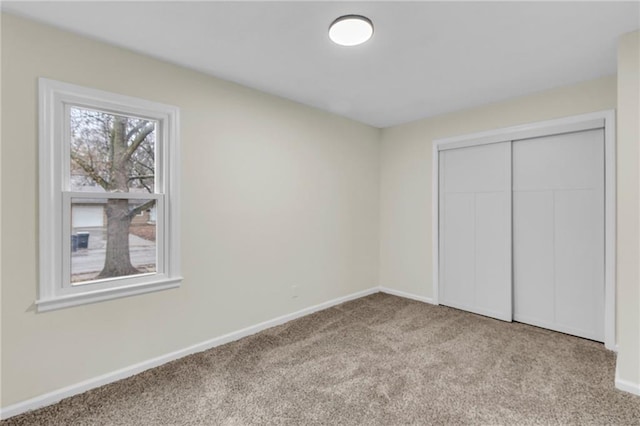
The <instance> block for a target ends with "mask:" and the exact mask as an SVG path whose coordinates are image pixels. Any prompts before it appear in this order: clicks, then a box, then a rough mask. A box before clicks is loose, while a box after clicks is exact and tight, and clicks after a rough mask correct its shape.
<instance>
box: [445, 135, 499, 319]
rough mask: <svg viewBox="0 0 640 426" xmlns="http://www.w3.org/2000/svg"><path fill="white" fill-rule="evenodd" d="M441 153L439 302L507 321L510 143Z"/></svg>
mask: <svg viewBox="0 0 640 426" xmlns="http://www.w3.org/2000/svg"><path fill="white" fill-rule="evenodd" d="M439 157H440V160H439V161H440V163H439V170H440V177H439V185H440V187H439V194H440V203H439V204H440V205H439V208H440V212H439V215H440V223H439V233H440V239H439V244H440V250H439V252H440V268H439V271H440V277H439V283H440V303H442V304H443V305H448V306H452V307H455V308H459V309H464V310H467V311H471V312H475V313H478V314H482V315H487V316H491V317H494V318H499V319H502V320H505V321H511V317H512V313H511V306H512V303H511V143H510V142H502V143H494V144H490V145H482V146H474V147H467V148H457V149H449V150H444V151H441V152H440V155H439Z"/></svg>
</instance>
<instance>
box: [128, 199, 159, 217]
mask: <svg viewBox="0 0 640 426" xmlns="http://www.w3.org/2000/svg"><path fill="white" fill-rule="evenodd" d="M155 204H156V200H149V201H147V202H146V203H144V204H141V205H139V206H138V207H136V208H134V209H131V210H130V211H129V218H132V217H134V216H135V215H137V214H140V212H143V211H145V210H149V209H150V208H151V207H153V206H154V205H155Z"/></svg>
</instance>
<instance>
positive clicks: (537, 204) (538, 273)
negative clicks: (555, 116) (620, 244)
mask: <svg viewBox="0 0 640 426" xmlns="http://www.w3.org/2000/svg"><path fill="white" fill-rule="evenodd" d="M513 190H514V195H513V197H514V208H513V214H514V217H513V223H514V227H513V234H514V235H513V238H514V244H513V250H514V257H513V259H514V318H515V319H516V320H517V321H523V322H527V323H530V324H534V325H539V326H543V327H547V328H550V329H553V330H558V331H562V332H565V333H570V334H575V335H577V336H581V337H586V338H590V339H594V340H599V341H602V340H604V133H603V131H602V130H590V131H584V132H579V133H571V134H564V135H555V136H549V137H543V138H536V139H531V140H525V141H517V142H514V143H513ZM551 290H552V291H551Z"/></svg>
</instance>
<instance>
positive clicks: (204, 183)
mask: <svg viewBox="0 0 640 426" xmlns="http://www.w3.org/2000/svg"><path fill="white" fill-rule="evenodd" d="M38 77H47V78H52V79H56V80H61V81H66V82H70V83H74V84H79V85H84V86H89V87H93V88H97V89H102V90H108V91H112V92H117V93H123V94H127V95H131V96H137V97H142V98H146V99H150V100H153V101H159V102H163V103H168V104H173V105H177V106H178V107H180V109H181V120H182V132H181V136H182V147H183V152H182V161H183V176H182V177H183V180H182V201H183V205H182V263H183V272H184V277H185V280H184V283H183V286H182V287H181V288H180V289H177V290H169V291H162V292H158V293H152V294H147V295H141V296H135V297H129V298H124V299H118V300H114V301H109V302H104V303H98V304H93V305H85V306H81V307H76V308H70V309H64V310H59V311H54V312H47V313H42V314H36V313H35V312H34V306H33V302H34V300H35V299H36V287H37V276H38V263H37V257H36V255H37V247H38V246H37V243H38V234H37V232H36V225H37V217H38V216H37V214H38V213H37V212H38V209H37V176H38V174H37V158H38V153H37V142H38V140H37V90H36V89H37V79H38ZM2 89H3V90H2V121H3V123H4V126H3V127H2V145H1V149H2V157H1V158H2V180H1V181H2V193H1V194H2V206H3V210H2V231H3V234H2V256H3V257H2V265H3V269H2V402H1V404H2V406H3V407H6V406H8V405H10V404H13V403H16V402H19V401H22V400H25V399H28V398H31V397H34V396H37V395H40V394H43V393H45V392H49V391H53V390H56V389H59V388H61V387H64V386H68V385H71V384H75V383H77V382H80V381H82V380H86V379H89V378H93V377H95V376H98V375H101V374H105V373H108V372H112V371H114V370H116V369H119V368H123V367H127V366H129V365H132V364H134V363H138V362H141V361H145V360H147V359H150V358H152V357H156V356H160V355H163V354H166V353H169V352H172V351H175V350H179V349H182V348H185V347H187V346H189V345H193V344H196V343H199V342H202V341H205V340H207V339H211V338H214V337H216V336H220V335H222V334H225V333H228V332H232V331H235V330H238V329H241V328H243V327H246V326H249V325H253V324H256V323H259V322H261V321H265V320H269V319H272V318H275V317H277V316H280V315H284V314H287V313H291V312H294V311H296V310H299V309H302V308H305V307H308V306H312V305H315V304H318V303H321V302H325V301H328V300H330V299H333V298H336V297H339V296H344V295H347V294H350V293H354V292H357V291H360V290H364V289H368V288H371V287H374V286H377V285H378V283H377V266H378V253H379V250H378V224H379V217H378V211H379V210H378V206H379V199H378V181H379V176H378V174H379V130H377V129H374V128H371V127H368V126H365V125H362V124H358V123H355V122H353V121H350V120H347V119H343V118H339V117H337V116H334V115H331V114H328V113H324V112H320V111H318V110H315V109H312V108H307V107H304V106H301V105H299V104H296V103H293V102H290V101H286V100H283V99H280V98H277V97H274V96H270V95H266V94H263V93H260V92H257V91H253V90H250V89H247V88H243V87H241V86H238V85H235V84H231V83H228V82H224V81H221V80H218V79H215V78H211V77H208V76H205V75H203V74H199V73H197V72H193V71H189V70H186V69H184V68H180V67H177V66H174V65H170V64H167V63H164V62H161V61H157V60H154V59H151V58H148V57H145V56H141V55H138V54H134V53H131V52H129V51H125V50H122V49H118V48H115V47H111V46H108V45H105V44H102V43H99V42H96V41H92V40H89V39H86V38H82V37H78V36H75V35H71V34H69V33H66V32H62V31H59V30H56V29H53V28H51V27H47V26H43V25H40V24H36V23H33V22H30V21H26V20H22V19H19V18H16V17H13V16H7V15H3V16H2ZM292 285H296V286H298V287H299V290H298V291H299V297H298V298H293V297H292V295H293V294H292V291H291V286H292Z"/></svg>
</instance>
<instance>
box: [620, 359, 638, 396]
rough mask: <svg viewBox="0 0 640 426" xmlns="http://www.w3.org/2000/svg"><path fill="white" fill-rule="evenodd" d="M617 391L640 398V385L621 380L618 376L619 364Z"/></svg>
mask: <svg viewBox="0 0 640 426" xmlns="http://www.w3.org/2000/svg"><path fill="white" fill-rule="evenodd" d="M616 389H620V390H621V391H625V392H629V393H632V394H634V395H638V396H640V383H633V382H630V381H628V380H623V379H621V378H620V377H619V376H618V364H616Z"/></svg>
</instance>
